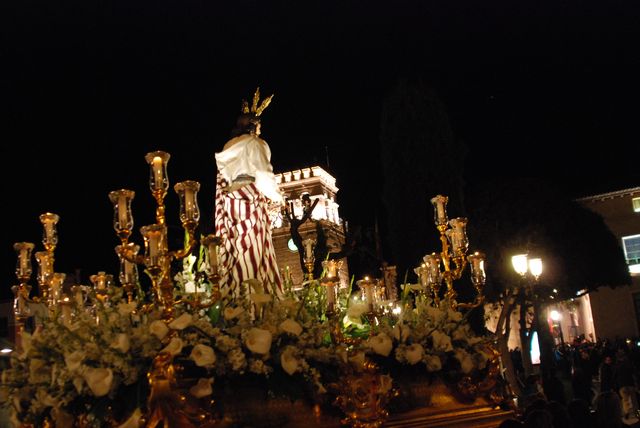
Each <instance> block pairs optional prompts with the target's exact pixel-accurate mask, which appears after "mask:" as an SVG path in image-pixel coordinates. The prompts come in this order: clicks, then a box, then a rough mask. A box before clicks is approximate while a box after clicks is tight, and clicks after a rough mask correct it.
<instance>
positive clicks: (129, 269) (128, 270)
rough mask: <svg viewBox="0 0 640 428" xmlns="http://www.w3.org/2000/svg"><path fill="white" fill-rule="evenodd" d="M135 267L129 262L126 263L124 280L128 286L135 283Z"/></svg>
mask: <svg viewBox="0 0 640 428" xmlns="http://www.w3.org/2000/svg"><path fill="white" fill-rule="evenodd" d="M134 266H135V265H134V264H133V263H131V262H130V261H129V260H125V261H124V279H125V282H126V283H127V284H131V283H132V282H133V267H134Z"/></svg>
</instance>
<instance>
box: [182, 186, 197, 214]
mask: <svg viewBox="0 0 640 428" xmlns="http://www.w3.org/2000/svg"><path fill="white" fill-rule="evenodd" d="M194 195H195V194H194V192H193V189H191V188H189V187H185V189H184V210H185V213H186V215H187V219H189V220H193V217H194V213H195V198H194Z"/></svg>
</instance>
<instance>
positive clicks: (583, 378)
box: [571, 367, 593, 403]
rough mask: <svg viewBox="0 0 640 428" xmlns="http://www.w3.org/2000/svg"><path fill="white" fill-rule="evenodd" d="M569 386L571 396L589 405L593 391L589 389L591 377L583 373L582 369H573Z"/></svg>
mask: <svg viewBox="0 0 640 428" xmlns="http://www.w3.org/2000/svg"><path fill="white" fill-rule="evenodd" d="M571 386H572V387H573V396H574V397H575V398H580V399H582V400H585V401H586V402H587V403H591V400H593V390H592V389H591V377H590V376H589V375H588V374H587V373H586V372H585V369H584V368H582V367H575V368H574V369H573V376H571Z"/></svg>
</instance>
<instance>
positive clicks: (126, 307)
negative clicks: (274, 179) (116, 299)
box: [118, 302, 137, 317]
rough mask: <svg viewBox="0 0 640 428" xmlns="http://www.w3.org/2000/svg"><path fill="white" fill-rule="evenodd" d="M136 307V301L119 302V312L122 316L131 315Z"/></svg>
mask: <svg viewBox="0 0 640 428" xmlns="http://www.w3.org/2000/svg"><path fill="white" fill-rule="evenodd" d="M136 307H137V304H136V302H131V303H120V304H118V313H119V314H120V316H122V317H126V316H129V315H131V313H132V312H133V311H135V310H136Z"/></svg>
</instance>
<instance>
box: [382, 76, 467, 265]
mask: <svg viewBox="0 0 640 428" xmlns="http://www.w3.org/2000/svg"><path fill="white" fill-rule="evenodd" d="M380 144H381V150H380V153H381V160H382V166H383V172H384V191H383V204H384V207H385V210H386V220H387V224H386V226H387V227H386V234H385V235H386V239H387V240H388V242H389V244H390V245H389V246H390V248H391V251H392V255H391V257H390V258H391V260H393V261H394V262H395V263H396V265H397V266H398V272H403V271H406V270H409V271H411V272H412V269H413V268H414V267H415V266H416V265H417V264H418V262H419V260H420V259H421V257H422V256H424V255H425V254H427V253H430V252H432V251H435V250H438V249H439V247H438V246H439V240H438V237H439V235H438V234H437V231H436V229H435V226H434V224H433V214H432V208H431V203H430V202H429V200H430V199H431V197H433V196H435V195H437V194H442V195H446V196H448V197H449V209H450V213H451V214H452V215H451V217H457V216H462V215H463V214H464V210H463V196H462V195H463V194H462V191H463V189H462V185H463V180H462V173H463V161H464V153H465V150H464V147H463V145H462V144H460V143H459V142H458V141H457V140H456V139H455V138H454V136H453V133H452V131H451V126H450V124H449V119H448V117H447V114H446V112H445V108H444V106H443V104H442V103H441V102H440V100H439V99H438V98H437V96H436V95H435V93H434V91H433V90H431V89H430V88H428V87H427V86H426V85H425V84H424V83H423V82H422V81H420V80H409V79H402V80H400V81H399V82H398V83H397V85H396V87H395V88H394V89H393V90H392V91H391V93H390V94H389V95H388V96H387V97H386V99H385V101H384V104H383V110H382V118H381V128H380ZM408 236H411V239H407V238H408Z"/></svg>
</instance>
